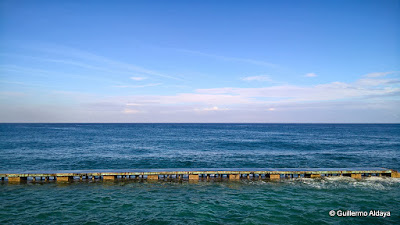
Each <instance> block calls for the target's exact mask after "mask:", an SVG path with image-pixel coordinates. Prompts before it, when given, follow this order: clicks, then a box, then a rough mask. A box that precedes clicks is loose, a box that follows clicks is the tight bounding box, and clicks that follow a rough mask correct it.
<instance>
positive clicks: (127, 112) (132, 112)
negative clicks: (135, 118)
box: [122, 109, 140, 114]
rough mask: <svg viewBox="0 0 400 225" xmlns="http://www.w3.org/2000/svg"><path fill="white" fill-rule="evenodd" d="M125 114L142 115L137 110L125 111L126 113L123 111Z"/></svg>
mask: <svg viewBox="0 0 400 225" xmlns="http://www.w3.org/2000/svg"><path fill="white" fill-rule="evenodd" d="M122 112H123V113H125V114H136V113H140V111H139V110H136V109H124V111H122Z"/></svg>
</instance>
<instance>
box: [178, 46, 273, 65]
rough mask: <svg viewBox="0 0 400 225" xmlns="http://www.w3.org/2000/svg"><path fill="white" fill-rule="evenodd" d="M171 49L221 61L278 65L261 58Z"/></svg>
mask: <svg viewBox="0 0 400 225" xmlns="http://www.w3.org/2000/svg"><path fill="white" fill-rule="evenodd" d="M172 50H175V51H178V52H184V53H189V54H194V55H200V56H205V57H209V58H214V59H218V60H223V61H232V62H241V63H248V64H253V65H258V66H266V67H278V65H276V64H273V63H270V62H266V61H262V60H256V59H249V58H240V57H230V56H222V55H216V54H209V53H205V52H200V51H193V50H187V49H172Z"/></svg>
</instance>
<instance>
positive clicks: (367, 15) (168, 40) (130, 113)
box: [0, 1, 400, 123]
mask: <svg viewBox="0 0 400 225" xmlns="http://www.w3.org/2000/svg"><path fill="white" fill-rule="evenodd" d="M0 10H1V12H0V108H1V110H0V122H314V123H318V122H328V123H329V122H335V123H336V122H346V123H364V122H370V123H379V122H385V123H393V122H394V123H399V122H400V98H399V96H400V63H399V62H400V2H399V1H112V2H111V1H84V2H83V1H62V2H61V1H56V2H55V1H1V3H0Z"/></svg>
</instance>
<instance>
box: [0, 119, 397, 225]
mask: <svg viewBox="0 0 400 225" xmlns="http://www.w3.org/2000/svg"><path fill="white" fill-rule="evenodd" d="M353 167H385V168H389V169H396V170H400V125H399V124H0V173H1V172H24V171H54V170H90V169H96V170H98V169H136V168H147V169H154V168H353ZM399 206H400V179H393V178H383V177H382V178H381V177H371V178H366V179H362V180H354V179H351V178H340V177H328V178H323V179H309V178H298V179H282V180H279V181H258V180H254V181H252V180H241V181H239V182H228V181H224V182H220V181H209V182H206V181H204V182H203V181H200V182H198V183H189V182H187V181H183V182H178V181H171V182H165V181H163V182H156V183H148V182H146V181H144V182H143V181H133V180H120V181H117V182H114V183H110V182H101V181H95V182H92V181H83V182H79V181H76V182H73V183H69V184H58V183H55V182H49V183H45V182H35V183H33V182H28V183H26V184H8V183H7V182H1V183H0V224H43V223H50V224H365V223H367V224H399V223H400V207H399ZM331 210H335V211H337V210H342V211H344V212H345V211H347V210H351V211H365V212H368V213H369V212H370V211H371V210H380V211H384V212H388V211H390V216H387V217H384V218H383V217H374V216H367V217H363V216H361V217H351V216H346V217H338V216H334V217H331V216H330V215H329V212H330V211H331Z"/></svg>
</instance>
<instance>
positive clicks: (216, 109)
mask: <svg viewBox="0 0 400 225" xmlns="http://www.w3.org/2000/svg"><path fill="white" fill-rule="evenodd" d="M194 110H195V111H203V112H210V111H214V112H215V111H226V110H229V109H228V108H220V107H218V106H213V107H206V108H195V109H194Z"/></svg>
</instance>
